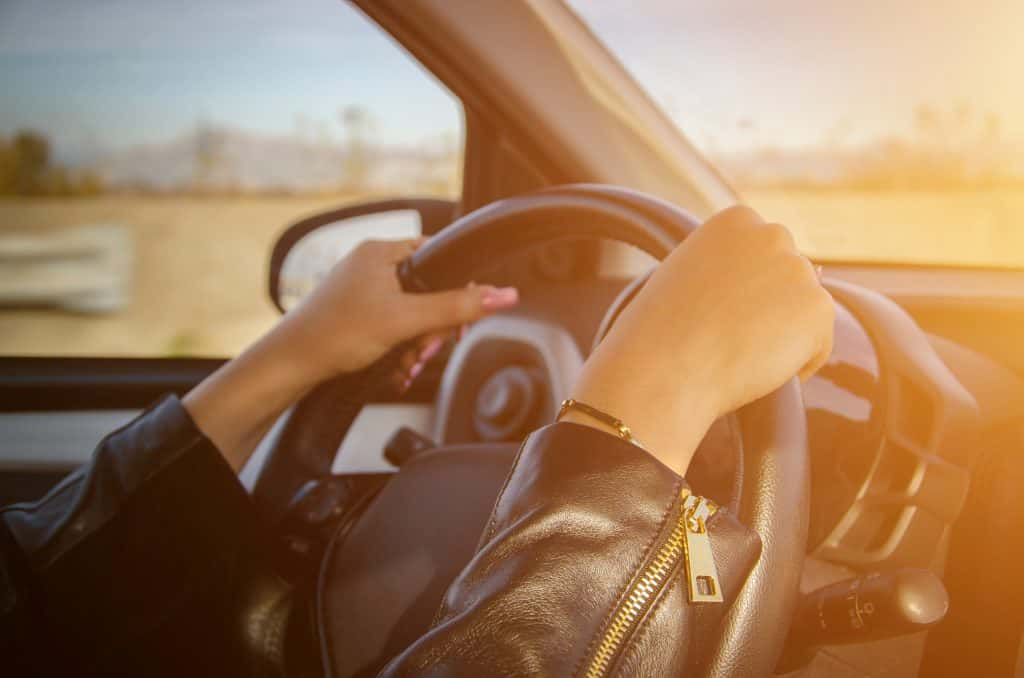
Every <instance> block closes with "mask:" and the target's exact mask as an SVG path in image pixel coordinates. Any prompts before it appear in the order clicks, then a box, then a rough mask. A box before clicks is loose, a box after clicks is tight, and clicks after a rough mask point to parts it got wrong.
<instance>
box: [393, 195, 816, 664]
mask: <svg viewBox="0 0 1024 678" xmlns="http://www.w3.org/2000/svg"><path fill="white" fill-rule="evenodd" d="M832 320H833V304H832V300H831V298H830V297H829V295H828V293H827V292H826V291H825V290H824V289H823V288H822V287H821V285H820V283H819V280H818V276H817V274H816V272H815V270H814V268H813V267H812V266H811V264H810V263H809V262H808V261H807V260H806V259H805V258H804V257H802V256H801V255H800V254H799V253H798V252H797V251H796V248H795V246H794V243H793V239H792V237H791V236H790V235H789V232H788V231H786V230H785V229H784V228H782V227H781V226H778V225H773V224H765V223H764V222H763V221H762V220H761V219H760V217H759V216H758V215H757V214H756V213H754V212H753V211H752V210H749V209H747V208H742V207H738V208H732V209H729V210H726V211H724V212H722V213H720V214H719V215H717V216H716V217H714V218H713V219H711V220H710V221H709V222H708V223H706V224H705V225H704V226H702V227H701V228H700V229H698V230H697V231H696V232H695V233H694V234H693V235H691V236H690V237H689V238H688V239H687V240H686V241H685V242H684V243H683V244H682V245H681V246H680V247H678V248H677V249H676V250H675V251H674V252H673V253H672V254H671V255H670V256H669V257H668V258H667V259H666V260H665V262H664V263H663V264H662V265H661V266H660V267H659V268H658V270H657V271H656V272H655V273H654V275H653V276H652V277H651V279H650V280H649V281H648V282H647V284H646V285H645V286H644V289H643V290H642V291H641V292H640V293H639V294H638V295H637V297H636V298H635V299H634V300H633V302H632V303H631V304H630V306H629V307H628V308H627V309H626V310H625V311H624V312H623V313H622V314H621V316H620V317H619V320H618V321H617V322H616V324H615V326H614V327H613V328H612V330H611V331H610V332H609V334H608V335H607V336H606V337H605V339H604V340H603V341H602V342H601V344H600V346H599V347H598V348H597V350H596V351H595V352H594V353H593V354H591V356H590V357H589V358H588V359H587V362H586V364H585V366H584V370H583V374H582V375H581V377H580V379H579V380H578V382H577V383H576V385H575V387H574V389H573V392H572V397H573V398H574V399H576V400H579V401H581V402H583V403H586V404H589V405H592V406H594V407H596V408H598V409H599V410H601V411H603V412H606V413H610V414H612V415H613V416H614V417H615V418H618V419H620V420H622V421H623V422H624V423H625V424H627V425H628V426H629V427H630V428H631V430H632V432H633V434H635V436H636V438H637V439H638V440H639V441H641V442H642V444H643V445H644V447H645V448H646V450H645V449H641V448H640V447H637V446H636V445H633V444H630V443H629V442H626V441H625V440H622V439H620V438H617V437H615V435H614V433H615V431H614V430H612V429H609V428H608V427H607V426H606V425H604V424H602V423H600V422H598V421H595V419H594V418H593V417H592V416H589V415H587V414H584V413H580V412H578V411H570V413H569V414H568V416H566V417H563V422H562V423H556V424H553V425H551V426H548V427H546V428H544V429H541V430H540V431H538V432H536V433H534V434H533V435H531V436H530V438H529V439H527V441H526V443H525V444H524V445H523V448H522V449H521V451H520V454H519V457H518V459H517V461H516V463H515V466H514V468H513V470H512V473H511V475H510V476H509V479H508V481H507V483H506V485H505V488H504V489H503V491H502V494H501V496H500V498H499V500H498V503H497V505H496V506H495V508H494V512H493V514H492V516H491V520H490V522H489V524H488V527H487V528H486V530H485V533H484V535H483V538H482V541H481V545H480V547H479V550H478V552H477V554H476V557H475V558H474V559H473V560H472V561H471V562H470V564H469V565H468V566H467V567H466V569H465V570H463V572H462V573H461V574H460V575H459V577H458V578H457V579H456V580H455V581H454V582H453V583H452V585H451V586H450V587H449V589H448V591H447V594H446V596H445V599H444V603H443V605H442V607H441V609H440V611H439V612H438V615H437V617H436V618H435V625H434V628H433V630H432V631H431V632H430V633H428V634H426V635H425V636H423V637H422V638H421V639H420V640H419V641H417V642H416V643H414V644H413V646H412V647H410V648H409V649H408V650H407V651H406V652H404V653H403V654H402V655H401V656H399V657H398V658H396V659H395V660H394V661H393V662H392V663H391V665H390V666H389V667H388V668H387V669H386V670H385V674H386V675H389V676H392V675H431V676H456V675H458V676H462V675H522V674H528V675H559V676H561V675H585V676H603V675H612V674H614V675H638V676H668V675H692V673H691V672H690V669H692V668H693V667H694V662H696V661H699V660H700V658H701V656H702V653H701V652H700V650H699V648H700V647H701V646H702V645H706V642H705V641H709V640H710V639H712V638H713V637H714V635H713V634H715V632H716V626H717V624H718V623H719V621H720V620H721V618H722V615H723V614H724V610H725V609H726V608H727V605H728V603H729V601H730V599H731V598H732V596H733V595H735V593H736V591H737V589H738V587H739V586H740V584H742V582H743V581H744V579H745V577H746V575H747V573H748V571H749V568H750V567H752V565H753V563H754V561H755V560H756V557H757V554H758V552H759V546H760V544H759V542H758V541H757V538H756V536H754V535H753V534H752V533H750V532H748V531H747V530H746V529H745V528H743V527H742V526H740V525H739V524H738V523H737V522H736V521H735V520H734V519H733V518H732V517H731V516H729V514H728V512H727V511H726V510H725V509H719V510H717V511H716V512H715V513H714V515H713V516H712V517H711V518H710V520H709V521H708V522H707V525H706V527H707V534H708V535H709V536H710V539H709V542H710V543H709V545H710V548H711V550H712V552H713V554H714V555H713V560H714V562H715V565H716V567H715V569H716V570H717V573H712V574H717V578H718V585H719V588H720V591H721V593H722V594H723V599H724V604H721V605H718V604H714V603H710V604H705V605H702V606H701V607H699V608H698V607H693V606H691V605H690V604H689V603H688V599H689V596H690V594H691V592H692V591H693V587H692V584H691V582H690V581H689V578H688V577H686V576H685V575H684V573H685V568H684V564H683V562H682V561H684V560H686V558H687V557H688V556H687V554H689V555H690V556H692V555H694V554H693V553H690V551H686V550H684V552H683V553H682V554H681V553H680V552H679V550H678V546H679V544H678V541H679V536H680V529H681V522H680V521H681V520H684V519H685V517H686V516H685V515H684V514H683V513H681V505H682V504H683V494H684V493H685V492H686V491H687V490H685V489H684V488H685V483H684V481H683V479H682V475H683V474H684V473H685V471H686V468H687V467H688V465H689V462H690V458H691V456H692V455H693V452H694V450H695V449H696V448H697V444H698V442H699V441H700V440H701V439H702V438H703V436H704V434H705V433H706V431H707V429H708V427H709V426H710V424H711V423H712V422H713V421H714V420H715V419H716V418H717V417H719V416H721V415H722V414H724V413H727V412H731V411H733V410H735V409H738V408H739V407H742V406H743V405H745V404H747V403H749V402H751V401H753V400H755V399H757V398H760V397H761V396H764V395H766V394H768V393H770V392H771V391H773V390H775V389H776V388H778V387H779V386H781V385H782V384H783V383H784V382H785V381H787V380H788V379H790V378H792V377H793V376H794V375H798V374H799V375H800V376H802V377H806V376H808V375H810V374H811V373H813V372H814V371H815V370H816V369H817V368H818V367H819V366H820V365H821V364H822V363H823V362H824V361H825V359H826V358H827V357H828V354H829V353H830V352H831V345H832ZM566 420H568V422H566ZM572 422H575V423H572ZM594 428H598V429H604V431H602V432H599V431H595V430H594ZM691 501H693V500H691ZM691 506H692V504H691ZM687 544H690V542H689V541H687ZM699 549H700V544H697V545H695V546H693V551H694V552H695V553H696V552H697V551H698V550H699ZM703 583H704V584H706V581H705V582H703ZM705 592H706V591H705ZM706 634H712V635H706Z"/></svg>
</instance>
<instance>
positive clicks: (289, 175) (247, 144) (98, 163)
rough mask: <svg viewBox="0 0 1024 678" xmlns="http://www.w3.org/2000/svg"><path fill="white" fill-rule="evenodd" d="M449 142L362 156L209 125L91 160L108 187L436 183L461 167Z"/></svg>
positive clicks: (328, 144)
mask: <svg viewBox="0 0 1024 678" xmlns="http://www.w3.org/2000/svg"><path fill="white" fill-rule="evenodd" d="M441 146H442V144H440V143H437V144H433V145H432V146H430V147H428V146H426V145H424V146H423V147H399V146H378V145H372V146H371V145H365V147H361V148H360V149H359V153H358V158H355V157H354V155H355V154H354V153H350V152H349V151H348V149H347V148H346V146H345V145H343V144H340V143H337V142H332V141H324V142H314V141H309V140H303V139H299V138H295V137H290V136H271V135H265V134H259V133H253V132H247V131H244V130H238V129H232V128H227V127H203V128H198V129H196V130H194V131H193V132H190V133H189V134H186V135H184V136H182V137H179V138H177V139H174V140H172V141H169V142H166V143H161V144H151V145H146V146H137V147H134V148H130V149H126V150H122V151H114V152H107V153H101V154H98V155H97V156H96V157H94V158H93V159H92V160H91V161H90V162H89V163H88V164H89V165H90V166H91V167H92V168H93V169H94V170H95V171H96V172H98V173H99V174H100V176H101V177H102V178H103V180H104V183H105V185H107V186H110V187H115V188H142V189H147V190H155V191H175V190H192V189H199V190H202V189H206V190H238V191H254V192H263V191H296V192H302V191H312V190H324V189H332V188H339V187H346V188H359V189H373V188H387V187H390V186H395V185H403V186H414V187H419V186H432V187H436V186H439V185H445V184H447V183H449V182H451V181H453V178H454V176H455V173H456V171H457V168H456V166H455V160H456V157H457V154H456V153H455V152H454V149H444V148H441ZM356 184H358V185H356Z"/></svg>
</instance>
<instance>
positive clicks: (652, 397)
mask: <svg viewBox="0 0 1024 678" xmlns="http://www.w3.org/2000/svg"><path fill="white" fill-rule="evenodd" d="M625 364H633V365H636V364H637V363H635V362H632V361H624V360H616V361H614V362H612V363H611V364H608V365H601V364H591V363H590V361H588V365H586V366H585V367H584V371H583V373H582V374H581V375H580V378H579V380H578V381H577V383H576V385H575V387H574V388H573V389H572V391H571V393H570V397H571V398H573V399H575V400H578V401H580V402H582V403H586V404H587V405H590V406H591V407H595V408H597V409H599V410H601V411H603V412H605V413H607V414H609V415H611V416H612V417H615V418H616V419H619V420H621V421H622V423H623V424H625V425H626V426H627V427H629V429H630V431H631V432H632V434H633V435H634V436H635V438H636V439H637V440H639V441H640V442H641V443H642V445H643V447H644V449H646V450H647V452H649V453H650V454H652V455H653V456H654V457H655V458H657V459H658V460H659V461H661V462H662V463H663V464H665V465H666V466H668V467H669V468H671V469H673V470H674V471H676V472H677V473H679V474H680V475H684V474H685V473H686V469H687V467H688V466H689V464H690V459H691V458H692V456H693V453H694V451H695V450H696V448H697V446H698V444H699V443H700V441H701V440H702V439H703V437H704V434H705V433H706V432H707V430H708V428H710V426H711V424H712V423H713V422H714V420H715V418H716V417H717V416H718V412H717V406H716V404H715V400H714V399H713V398H712V397H710V396H711V394H712V393H713V391H712V389H710V388H709V387H708V386H707V385H706V382H704V381H703V380H701V379H699V378H698V377H697V375H696V374H691V375H690V376H689V377H688V378H686V377H681V378H679V379H677V380H669V379H666V377H665V375H663V374H656V375H654V376H648V375H644V374H642V373H639V372H637V371H636V370H630V371H629V373H624V372H622V370H621V366H622V365H625ZM561 421H571V422H573V423H578V424H584V425H586V426H591V427H592V428H597V429H599V430H602V431H605V432H607V433H611V434H612V435H616V436H619V431H618V430H617V429H615V427H613V426H610V425H608V424H605V423H603V422H600V421H598V420H596V419H594V418H593V417H589V416H587V415H586V414H584V413H582V412H576V411H573V410H570V411H569V412H566V413H565V416H564V417H562V419H561Z"/></svg>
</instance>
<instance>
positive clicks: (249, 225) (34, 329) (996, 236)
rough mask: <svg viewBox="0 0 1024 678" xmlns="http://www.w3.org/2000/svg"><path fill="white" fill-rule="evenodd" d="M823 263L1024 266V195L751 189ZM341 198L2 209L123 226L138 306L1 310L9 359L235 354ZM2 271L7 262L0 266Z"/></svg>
mask: <svg viewBox="0 0 1024 678" xmlns="http://www.w3.org/2000/svg"><path fill="white" fill-rule="evenodd" d="M745 197H746V200H747V202H749V203H750V204H751V205H753V206H755V207H756V208H758V209H759V210H760V211H761V212H762V213H763V214H764V215H765V216H766V217H767V218H769V219H772V220H775V221H781V222H782V223H785V224H787V225H789V226H790V227H791V228H792V229H793V230H794V232H795V233H796V236H797V239H798V241H799V243H800V244H801V246H802V247H803V248H804V249H805V251H806V252H807V253H808V254H810V255H812V256H816V257H819V258H823V259H832V260H836V259H848V260H862V261H869V260H882V261H899V262H913V263H931V262H942V263H960V264H968V265H998V266H1014V267H1024V191H1008V190H1004V191H984V192H971V193H951V194H943V193H937V192H936V193H857V192H852V191H782V190H760V191H750V192H747V193H746V195H745ZM339 202H341V201H339V199H338V198H323V199H320V198H316V199H314V198H287V197H267V198H253V197H245V198H144V197H102V198H93V199H77V200H43V199H40V200H18V201H16V200H6V201H0V233H9V232H14V231H29V232H38V231H40V230H43V229H55V228H64V227H69V226H78V225H90V224H122V225H124V226H125V227H127V228H128V230H129V233H130V235H131V240H132V242H133V247H134V271H133V276H134V279H133V281H132V285H131V294H132V296H131V300H130V302H129V304H128V305H127V307H126V308H125V309H124V310H123V311H120V312H118V313H115V314H111V315H92V316H90V315H78V314H74V313H68V312H61V311H51V310H10V309H4V310H0V355H43V356H53V355H75V356H83V355H92V356H95V355H115V356H171V355H207V356H224V355H232V354H234V353H236V352H237V351H238V350H239V349H240V348H241V347H243V346H244V345H245V344H246V343H248V342H249V341H251V340H252V339H253V338H255V337H256V336H258V335H259V333H260V332H262V331H263V330H265V329H266V328H267V327H269V326H270V325H271V324H272V323H273V322H274V320H275V318H276V317H277V314H276V311H275V310H274V309H273V308H272V307H271V305H270V302H269V301H268V300H267V295H266V291H265V286H266V266H267V261H268V258H269V253H270V248H271V245H272V243H273V242H274V239H275V237H276V236H277V234H279V233H280V232H281V230H283V228H284V227H285V226H286V225H287V224H289V223H291V222H292V221H294V220H296V219H297V218H299V217H302V216H305V215H308V214H311V213H315V212H317V211H319V210H323V209H326V208H329V207H333V206H336V205H338V204H339ZM2 265H3V264H2V262H0V266H2Z"/></svg>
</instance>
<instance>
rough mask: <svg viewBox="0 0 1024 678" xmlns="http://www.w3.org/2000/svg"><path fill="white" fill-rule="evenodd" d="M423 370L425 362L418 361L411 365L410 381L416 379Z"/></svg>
mask: <svg viewBox="0 0 1024 678" xmlns="http://www.w3.org/2000/svg"><path fill="white" fill-rule="evenodd" d="M422 371H423V363H416V364H415V365H413V366H412V367H410V368H409V379H408V381H409V382H410V383H411V382H412V380H413V379H415V378H416V376H417V375H419V373H420V372H422Z"/></svg>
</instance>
